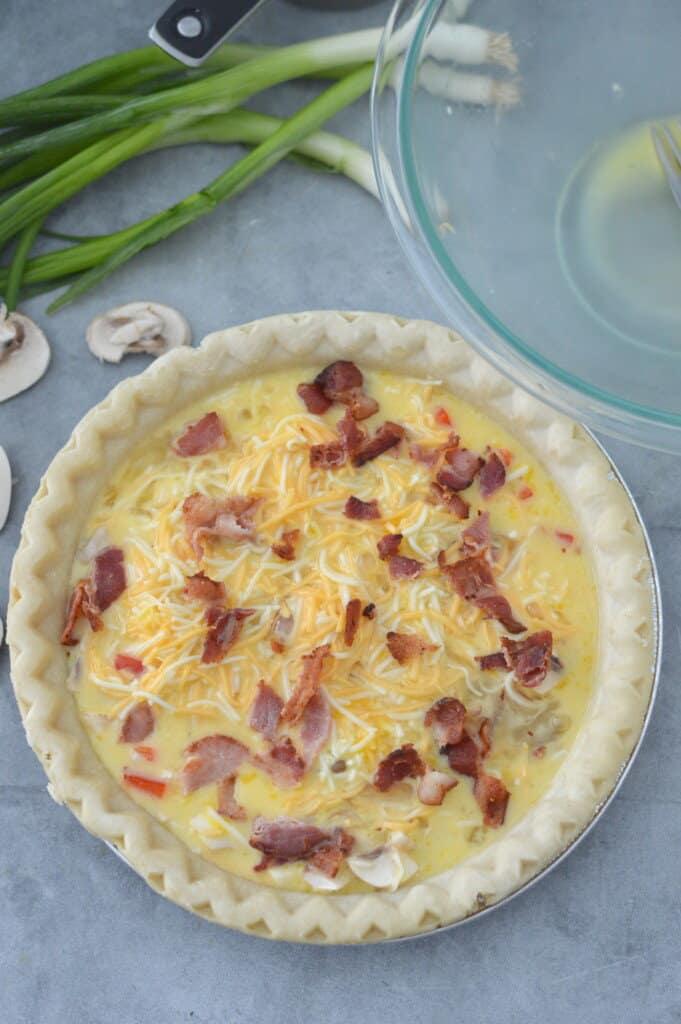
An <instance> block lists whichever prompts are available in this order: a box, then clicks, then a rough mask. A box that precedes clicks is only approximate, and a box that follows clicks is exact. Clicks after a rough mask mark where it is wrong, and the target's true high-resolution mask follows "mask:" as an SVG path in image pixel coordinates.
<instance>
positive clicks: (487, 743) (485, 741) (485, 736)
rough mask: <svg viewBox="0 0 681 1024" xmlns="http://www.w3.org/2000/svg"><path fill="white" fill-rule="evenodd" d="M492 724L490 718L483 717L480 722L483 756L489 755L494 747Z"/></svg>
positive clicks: (479, 736) (479, 731)
mask: <svg viewBox="0 0 681 1024" xmlns="http://www.w3.org/2000/svg"><path fill="white" fill-rule="evenodd" d="M491 728H492V727H491V724H490V720H489V718H483V720H482V722H481V723H480V728H479V730H478V740H479V742H480V753H481V755H482V756H483V757H487V755H488V754H489V752H490V750H491V749H492V736H491Z"/></svg>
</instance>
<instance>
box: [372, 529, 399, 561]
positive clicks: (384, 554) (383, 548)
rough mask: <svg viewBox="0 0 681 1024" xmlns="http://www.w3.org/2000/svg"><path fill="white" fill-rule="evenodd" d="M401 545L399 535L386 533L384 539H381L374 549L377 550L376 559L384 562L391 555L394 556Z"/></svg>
mask: <svg viewBox="0 0 681 1024" xmlns="http://www.w3.org/2000/svg"><path fill="white" fill-rule="evenodd" d="M401 543H402V534H401V533H386V535H385V537H381V539H380V540H379V542H378V544H377V545H376V547H377V548H378V557H379V558H381V559H383V561H385V560H386V558H390V556H391V555H396V554H397V552H398V551H399V550H400V544H401Z"/></svg>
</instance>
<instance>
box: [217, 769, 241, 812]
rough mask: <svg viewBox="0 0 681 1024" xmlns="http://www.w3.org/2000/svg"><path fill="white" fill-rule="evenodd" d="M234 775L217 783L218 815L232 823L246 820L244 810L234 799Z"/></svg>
mask: <svg viewBox="0 0 681 1024" xmlns="http://www.w3.org/2000/svg"><path fill="white" fill-rule="evenodd" d="M235 790H236V775H229V776H228V777H227V778H226V779H220V781H219V782H218V814H222V815H223V817H225V818H231V819H232V820H233V821H243V820H244V818H247V817H248V815H247V814H246V810H245V808H243V807H242V806H241V804H240V803H238V801H237V798H236V793H235Z"/></svg>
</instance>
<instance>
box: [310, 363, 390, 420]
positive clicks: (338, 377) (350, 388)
mask: <svg viewBox="0 0 681 1024" xmlns="http://www.w3.org/2000/svg"><path fill="white" fill-rule="evenodd" d="M314 383H315V384H316V385H317V386H318V387H320V388H321V390H322V393H323V395H324V397H325V398H327V399H329V400H330V401H332V402H341V403H342V404H343V405H347V406H348V408H349V409H350V412H351V413H352V415H353V416H354V418H355V419H356V420H365V419H366V418H367V417H368V416H373V414H374V413H375V412H377V411H378V402H376V401H375V400H374V399H373V398H370V397H369V395H367V394H365V392H364V378H363V376H362V373H361V371H360V370H359V369H358V367H356V366H355V364H354V363H350V362H348V361H346V360H343V359H341V360H339V361H338V362H336V363H331V365H330V366H326V367H325V368H324V369H323V370H322V372H321V373H318V374H317V376H316V377H315V379H314Z"/></svg>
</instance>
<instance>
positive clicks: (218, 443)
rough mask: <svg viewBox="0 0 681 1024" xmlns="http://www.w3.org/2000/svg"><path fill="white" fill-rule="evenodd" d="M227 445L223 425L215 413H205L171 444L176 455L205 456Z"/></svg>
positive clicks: (185, 456) (184, 456)
mask: <svg viewBox="0 0 681 1024" xmlns="http://www.w3.org/2000/svg"><path fill="white" fill-rule="evenodd" d="M226 445H227V432H226V430H225V425H224V423H223V422H222V420H221V419H220V417H219V416H218V414H217V413H216V412H207V413H206V415H205V416H202V417H201V419H200V420H196V422H195V423H190V424H188V426H186V427H185V429H184V433H183V434H182V435H181V436H180V437H178V438H177V440H175V441H174V442H173V451H174V452H175V454H176V455H181V456H182V457H183V458H187V457H189V456H190V455H205V454H206V452H214V451H217V450H218V449H219V448H224V447H225V446H226Z"/></svg>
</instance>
